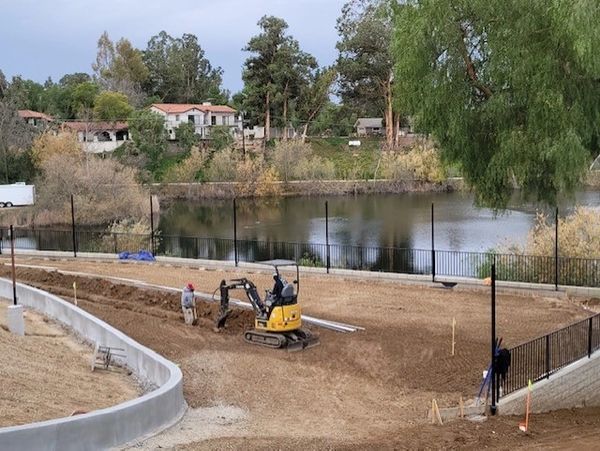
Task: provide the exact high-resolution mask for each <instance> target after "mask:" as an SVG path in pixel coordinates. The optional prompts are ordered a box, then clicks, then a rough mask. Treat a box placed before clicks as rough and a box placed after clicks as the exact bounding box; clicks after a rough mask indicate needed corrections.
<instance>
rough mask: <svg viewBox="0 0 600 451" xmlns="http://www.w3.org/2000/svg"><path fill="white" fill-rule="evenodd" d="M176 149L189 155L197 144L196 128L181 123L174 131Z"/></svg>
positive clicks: (190, 124)
mask: <svg viewBox="0 0 600 451" xmlns="http://www.w3.org/2000/svg"><path fill="white" fill-rule="evenodd" d="M175 137H176V138H177V144H178V147H179V148H181V149H183V150H184V151H185V152H186V153H189V152H190V151H191V150H192V147H194V146H195V145H196V144H198V142H199V136H198V134H197V133H196V126H195V125H194V124H193V123H191V122H182V123H181V124H179V127H177V128H176V129H175Z"/></svg>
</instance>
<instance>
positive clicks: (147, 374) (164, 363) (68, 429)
mask: <svg viewBox="0 0 600 451" xmlns="http://www.w3.org/2000/svg"><path fill="white" fill-rule="evenodd" d="M0 297H3V298H7V299H12V284H11V282H10V281H9V280H6V279H0ZM17 299H18V301H19V304H22V305H24V306H26V307H29V308H32V309H35V310H37V311H39V312H41V313H43V314H44V315H46V316H49V317H51V318H54V319H56V320H57V321H59V322H61V323H63V324H65V325H67V326H69V327H70V328H72V329H73V330H74V331H75V332H76V333H77V334H79V335H80V336H81V337H83V338H84V339H86V340H88V341H90V342H92V343H94V342H98V343H100V344H101V345H105V346H114V347H118V348H124V349H125V352H126V354H127V362H126V363H127V366H128V367H129V368H130V369H131V370H132V371H133V372H134V373H135V374H136V375H138V377H140V378H141V379H142V380H145V381H148V382H150V383H152V384H154V385H156V386H157V387H158V388H157V389H156V390H154V391H152V392H150V393H147V394H146V395H144V396H141V397H139V398H136V399H133V400H131V401H127V402H124V403H121V404H118V405H116V406H113V407H109V408H106V409H101V410H96V411H94V412H90V413H88V414H85V415H79V416H75V417H67V418H60V419H56V420H50V421H43V422H39V423H31V424H26V425H23V426H14V427H8V428H1V429H0V450H2V451H4V450H21V449H23V450H25V449H28V450H29V449H31V450H33V449H35V450H97V449H106V448H110V447H114V446H117V445H121V444H124V443H127V442H129V441H132V440H134V439H136V438H139V437H141V436H144V435H147V434H150V433H153V432H157V431H159V430H160V429H162V428H165V427H167V426H169V425H171V424H173V423H174V422H175V421H176V420H178V419H179V418H180V417H181V416H182V415H183V413H184V411H185V409H186V404H185V400H184V398H183V382H182V374H181V370H180V369H179V367H177V366H176V365H175V364H174V363H172V362H170V361H168V360H167V359H165V358H163V357H161V356H160V355H158V354H157V353H156V352H154V351H152V350H150V349H148V348H146V347H144V346H142V345H140V344H139V343H137V342H136V341H134V340H132V339H131V338H129V337H128V336H127V335H125V334H123V333H122V332H120V331H118V330H117V329H115V328H114V327H111V326H109V325H108V324H106V323H105V322H103V321H100V320H99V319H98V318H96V317H94V316H92V315H90V314H89V313H87V312H85V311H83V310H81V309H80V308H78V307H76V306H74V305H72V304H69V303H68V302H65V301H64V300H62V299H60V298H58V297H57V296H54V295H52V294H49V293H46V292H44V291H42V290H38V289H36V288H32V287H29V286H27V285H22V284H18V285H17Z"/></svg>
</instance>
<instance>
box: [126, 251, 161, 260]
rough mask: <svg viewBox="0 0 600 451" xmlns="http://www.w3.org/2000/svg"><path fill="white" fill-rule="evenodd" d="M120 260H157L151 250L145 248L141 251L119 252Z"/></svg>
mask: <svg viewBox="0 0 600 451" xmlns="http://www.w3.org/2000/svg"><path fill="white" fill-rule="evenodd" d="M119 260H137V261H142V262H153V261H156V259H155V258H154V255H152V253H151V252H148V251H143V250H142V251H139V252H121V253H120V254H119Z"/></svg>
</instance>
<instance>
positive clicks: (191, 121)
mask: <svg viewBox="0 0 600 451" xmlns="http://www.w3.org/2000/svg"><path fill="white" fill-rule="evenodd" d="M188 122H189V123H190V124H195V123H196V119H195V118H194V115H193V114H190V115H189V116H188Z"/></svg>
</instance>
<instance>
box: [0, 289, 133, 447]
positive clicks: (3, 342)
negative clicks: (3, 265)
mask: <svg viewBox="0 0 600 451" xmlns="http://www.w3.org/2000/svg"><path fill="white" fill-rule="evenodd" d="M8 305H9V303H8V302H4V301H3V300H0V380H2V383H1V384H0V427H5V426H17V425H20V424H25V423H31V422H34V421H44V420H50V419H54V418H61V417H66V416H69V415H71V414H72V413H73V412H74V411H76V410H78V411H92V410H96V409H102V408H105V407H109V406H113V405H116V404H119V403H121V402H125V401H127V400H130V399H133V398H136V397H137V396H139V394H140V392H141V390H140V389H139V387H138V386H137V384H136V382H135V381H134V379H133V378H131V377H130V376H129V375H128V374H127V372H125V371H119V370H115V371H94V372H91V371H90V358H91V355H92V349H91V348H90V347H89V346H86V345H84V344H82V343H80V342H79V341H78V340H77V339H76V338H75V337H74V336H72V335H71V334H70V333H69V331H68V330H66V329H64V328H62V327H61V326H59V325H58V324H56V323H54V322H52V321H50V320H48V319H47V318H46V317H44V316H42V315H40V314H37V313H35V312H33V311H31V310H29V309H27V310H26V311H25V314H24V317H25V336H23V337H21V336H16V335H13V334H11V333H9V332H8V330H7V329H8V328H7V326H6V324H5V317H6V307H7V306H8ZM0 448H2V445H1V444H0Z"/></svg>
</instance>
